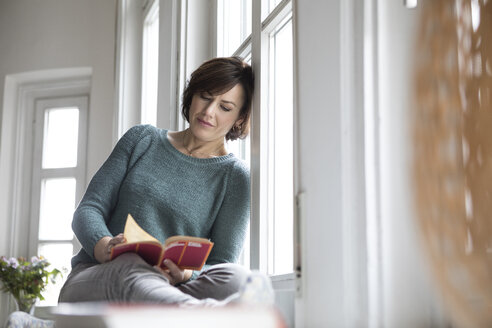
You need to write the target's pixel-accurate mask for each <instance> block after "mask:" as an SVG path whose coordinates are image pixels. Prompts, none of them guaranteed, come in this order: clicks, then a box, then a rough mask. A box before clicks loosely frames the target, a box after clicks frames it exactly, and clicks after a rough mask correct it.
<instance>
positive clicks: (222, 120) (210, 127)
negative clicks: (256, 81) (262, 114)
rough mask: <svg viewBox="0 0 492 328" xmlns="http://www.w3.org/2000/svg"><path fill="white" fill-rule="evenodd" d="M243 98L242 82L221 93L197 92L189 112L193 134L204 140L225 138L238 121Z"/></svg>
mask: <svg viewBox="0 0 492 328" xmlns="http://www.w3.org/2000/svg"><path fill="white" fill-rule="evenodd" d="M243 99H244V91H243V88H242V86H241V85H240V84H236V85H235V86H234V87H233V88H232V89H231V90H229V91H227V92H226V93H224V94H221V95H211V94H208V93H200V94H195V95H194V96H193V99H192V101H191V106H190V112H189V119H190V129H191V131H192V132H193V135H194V136H195V137H196V138H198V139H200V140H203V141H215V140H218V139H223V138H224V137H225V135H226V134H227V132H229V130H230V129H231V128H232V126H233V125H234V124H235V123H236V121H237V119H238V117H239V112H240V110H241V106H242V105H243ZM238 123H240V122H238Z"/></svg>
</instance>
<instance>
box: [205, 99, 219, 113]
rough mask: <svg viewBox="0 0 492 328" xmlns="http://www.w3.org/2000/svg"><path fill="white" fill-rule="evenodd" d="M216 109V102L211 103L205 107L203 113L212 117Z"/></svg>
mask: <svg viewBox="0 0 492 328" xmlns="http://www.w3.org/2000/svg"><path fill="white" fill-rule="evenodd" d="M215 107H216V104H215V101H211V102H209V103H207V104H206V105H205V107H204V108H203V113H204V114H206V115H212V114H213V113H214V110H215Z"/></svg>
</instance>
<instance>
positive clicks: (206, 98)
mask: <svg viewBox="0 0 492 328" xmlns="http://www.w3.org/2000/svg"><path fill="white" fill-rule="evenodd" d="M200 98H202V99H203V100H207V101H210V100H211V99H212V98H210V97H207V96H205V95H200Z"/></svg>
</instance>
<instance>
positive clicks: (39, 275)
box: [0, 256, 61, 303]
mask: <svg viewBox="0 0 492 328" xmlns="http://www.w3.org/2000/svg"><path fill="white" fill-rule="evenodd" d="M49 266H50V263H49V262H48V261H47V260H46V259H44V258H43V257H37V256H33V257H32V258H31V261H27V260H26V259H25V258H23V257H19V258H15V257H11V258H9V259H7V258H6V257H5V256H1V257H0V282H1V287H0V290H1V291H3V292H7V293H11V294H12V296H13V297H14V298H15V299H16V300H17V302H19V300H21V299H24V300H30V301H31V302H32V303H33V302H35V300H36V299H37V298H39V299H41V300H43V299H44V297H43V295H42V292H43V291H44V290H45V288H46V286H47V285H48V283H49V282H50V281H51V282H52V283H54V279H55V278H57V277H58V276H61V272H60V270H58V269H52V270H50V269H48V267H49Z"/></svg>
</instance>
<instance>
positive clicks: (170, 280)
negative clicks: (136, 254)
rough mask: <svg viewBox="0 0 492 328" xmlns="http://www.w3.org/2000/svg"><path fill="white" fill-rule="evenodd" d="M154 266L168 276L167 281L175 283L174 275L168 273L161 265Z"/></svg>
mask: <svg viewBox="0 0 492 328" xmlns="http://www.w3.org/2000/svg"><path fill="white" fill-rule="evenodd" d="M154 268H156V269H157V270H159V272H160V273H161V274H162V275H163V276H164V277H166V279H167V281H168V282H169V283H170V284H171V285H173V284H174V279H173V277H172V276H171V275H170V274H169V273H168V271H167V270H164V269H162V268H161V267H159V266H158V265H155V266H154Z"/></svg>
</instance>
